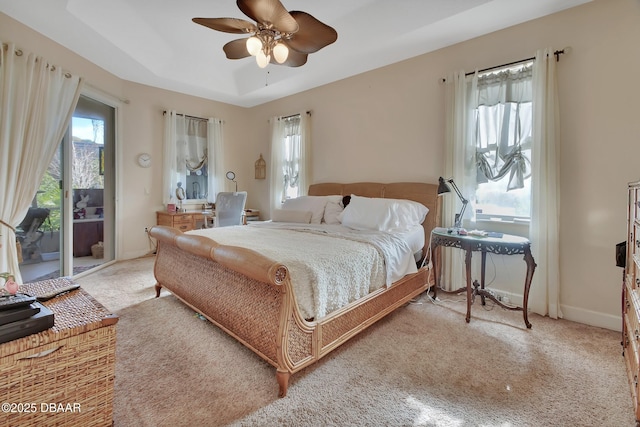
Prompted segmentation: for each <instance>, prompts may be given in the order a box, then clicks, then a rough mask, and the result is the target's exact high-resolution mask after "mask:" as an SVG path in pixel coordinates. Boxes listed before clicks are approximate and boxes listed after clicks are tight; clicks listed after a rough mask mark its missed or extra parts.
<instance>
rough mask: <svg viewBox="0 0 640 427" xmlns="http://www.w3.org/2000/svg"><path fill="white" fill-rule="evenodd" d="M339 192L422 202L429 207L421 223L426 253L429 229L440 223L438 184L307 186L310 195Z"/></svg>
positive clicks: (440, 208)
mask: <svg viewBox="0 0 640 427" xmlns="http://www.w3.org/2000/svg"><path fill="white" fill-rule="evenodd" d="M335 194H339V195H341V196H347V195H350V194H355V195H356V196H362V197H382V198H386V199H406V200H413V201H416V202H419V203H422V204H423V205H425V206H426V207H427V208H429V213H428V214H427V218H426V219H425V220H424V222H423V223H422V227H423V228H424V237H425V239H424V241H425V246H424V248H422V256H424V255H425V254H426V253H427V246H428V245H429V238H430V236H431V230H433V229H434V228H435V227H439V226H440V225H441V222H440V215H441V212H442V202H441V201H440V198H439V197H438V185H437V184H426V183H422V182H393V183H389V184H382V183H378V182H354V183H351V184H338V183H324V184H312V185H310V186H309V195H310V196H331V195H335Z"/></svg>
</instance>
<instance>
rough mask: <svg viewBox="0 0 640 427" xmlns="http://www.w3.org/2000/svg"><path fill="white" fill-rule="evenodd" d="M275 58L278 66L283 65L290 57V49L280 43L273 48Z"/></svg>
mask: <svg viewBox="0 0 640 427" xmlns="http://www.w3.org/2000/svg"><path fill="white" fill-rule="evenodd" d="M273 57H274V58H275V59H276V61H277V62H278V64H282V63H283V62H284V61H286V60H287V58H288V57H289V49H288V48H287V46H285V44H284V43H278V44H276V45H275V46H274V47H273Z"/></svg>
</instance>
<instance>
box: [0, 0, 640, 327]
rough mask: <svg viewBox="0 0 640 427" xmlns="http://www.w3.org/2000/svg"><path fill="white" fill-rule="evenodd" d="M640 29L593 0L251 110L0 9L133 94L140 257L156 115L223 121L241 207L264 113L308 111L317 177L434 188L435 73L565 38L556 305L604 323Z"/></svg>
mask: <svg viewBox="0 0 640 427" xmlns="http://www.w3.org/2000/svg"><path fill="white" fill-rule="evenodd" d="M639 23H640V1H638V0H596V1H594V2H592V3H589V4H586V5H583V6H580V7H577V8H573V9H570V10H567V11H564V12H561V13H558V14H555V15H551V16H548V17H545V18H541V19H538V20H535V21H531V22H529V23H525V24H522V25H518V26H516V27H512V28H509V29H506V30H503V31H499V32H496V33H493V34H490V35H487V36H483V37H479V38H476V39H473V40H470V41H468V42H464V43H460V44H458V45H455V46H451V47H448V48H445V49H442V50H439V51H436V52H433V53H430V54H426V55H422V56H419V57H416V58H413V59H410V60H407V61H403V62H401V63H398V64H394V65H391V66H388V67H384V68H380V69H378V70H374V71H371V72H368V73H364V74H361V75H358V76H355V77H352V78H349V79H345V80H342V81H339V82H335V83H332V84H329V85H326V86H323V87H320V88H316V89H313V90H309V91H306V92H303V93H300V94H297V95H294V96H290V97H287V98H283V99H280V100H277V101H274V102H271V103H268V104H264V105H261V106H258V107H254V108H251V109H243V108H239V107H234V106H230V105H227V104H222V103H217V102H213V101H208V100H204V99H199V98H194V97H191V96H186V95H180V94H176V93H173V92H169V91H164V90H159V89H155V88H151V87H146V86H144V85H138V84H134V83H130V82H126V81H123V80H121V79H118V78H116V77H114V76H113V75H111V74H109V73H106V72H105V71H104V70H102V69H100V68H98V67H96V66H95V65H93V64H91V63H89V62H87V61H85V60H84V59H82V58H79V57H78V56H77V55H75V54H73V53H71V52H69V51H68V50H66V49H64V48H62V47H61V46H59V45H57V44H55V43H53V42H51V41H49V40H48V39H46V38H44V37H42V36H40V35H38V34H37V33H34V32H33V31H31V30H29V29H28V28H26V27H24V26H22V25H20V24H18V23H16V22H15V21H13V20H11V19H10V18H8V17H7V16H5V15H3V14H0V38H1V39H2V40H3V41H14V42H16V43H17V44H19V45H20V46H22V47H23V48H25V49H28V50H31V51H34V52H37V53H40V54H43V55H45V56H46V57H47V58H48V59H49V60H50V61H51V62H54V63H56V64H62V65H63V66H64V67H65V68H67V69H69V70H71V71H73V72H75V73H78V74H81V75H83V76H86V78H87V81H88V82H90V83H91V84H92V85H94V86H97V87H99V88H101V89H103V90H105V91H107V92H109V93H112V94H114V95H115V96H116V97H122V98H127V99H129V100H130V101H131V102H130V104H122V122H123V123H122V128H121V137H122V140H121V157H120V167H121V171H120V172H121V176H122V177H123V179H122V180H121V181H120V184H121V192H120V199H119V200H118V204H119V209H120V212H121V215H120V223H119V226H120V227H121V236H122V239H121V240H122V242H121V251H120V257H122V258H127V257H132V256H137V255H141V254H143V253H146V252H147V251H148V249H149V248H148V243H147V240H146V236H145V235H144V233H143V231H142V230H143V228H144V227H145V226H149V225H152V224H153V222H154V213H153V212H154V211H155V210H156V209H158V208H161V203H162V198H161V194H160V182H161V170H160V159H161V156H162V148H161V147H162V144H161V141H162V114H161V112H162V111H163V110H165V109H176V110H178V111H181V112H185V113H187V114H191V115H198V116H205V117H208V116H215V117H219V118H222V119H223V120H224V121H225V142H226V146H225V165H226V167H227V169H232V170H235V171H236V174H237V176H238V185H239V188H240V189H241V190H247V191H249V201H248V204H249V206H250V207H253V208H258V209H261V210H262V211H263V212H266V211H267V207H268V179H267V180H263V181H258V180H255V179H254V178H253V164H254V162H255V161H256V160H257V158H258V157H259V155H260V153H262V154H263V155H264V156H265V159H267V161H268V160H269V126H268V122H267V121H268V118H269V117H271V116H276V115H286V114H291V113H295V112H299V111H305V110H310V111H312V114H313V119H312V135H313V178H314V181H316V182H321V181H361V180H371V181H398V180H406V181H413V180H418V181H428V182H435V181H436V180H437V178H438V176H439V175H441V174H442V173H443V166H442V163H443V153H444V151H443V150H444V148H443V145H444V112H443V111H442V108H443V105H444V87H443V86H442V84H441V83H440V79H441V78H442V77H444V76H446V75H447V74H448V73H449V72H451V71H453V70H456V69H460V68H462V69H465V70H468V71H471V70H473V69H475V68H484V67H489V66H493V65H497V64H502V63H505V62H510V61H514V60H519V59H523V58H527V57H530V56H533V54H534V52H535V50H536V49H538V48H543V47H546V46H552V47H554V48H556V49H560V48H564V47H565V46H571V48H572V50H571V52H570V53H569V54H567V55H564V56H563V57H561V61H560V63H559V64H558V80H559V88H560V89H559V90H560V103H561V137H562V142H561V188H560V191H561V194H562V201H561V210H562V212H561V218H560V224H561V234H560V245H561V289H562V290H561V305H562V309H563V311H564V314H565V317H566V318H568V319H572V320H576V321H580V322H584V323H590V324H595V325H599V326H603V327H609V328H612V329H616V328H619V326H620V314H619V312H620V286H621V278H622V270H621V269H619V268H617V267H615V263H614V246H615V244H616V243H618V242H620V241H622V240H624V239H625V236H626V230H625V220H626V210H625V202H626V194H625V186H626V184H627V182H629V181H633V180H637V179H640V171H638V169H637V166H636V162H635V159H637V158H639V157H640V156H639V154H640V144H639V143H638V141H637V139H638V135H639V134H640V120H637V118H636V117H637V111H638V109H637V106H636V102H635V101H636V100H637V99H640V85H638V84H637V83H635V82H634V81H631V82H630V83H626V82H625V81H624V80H625V78H626V77H627V76H629V77H628V78H629V79H632V78H633V75H632V73H634V72H635V71H636V70H638V69H640V54H639V53H640V51H639V49H640V48H639V47H638V40H640V25H639ZM311 60H313V58H311ZM336 66H340V64H336ZM142 151H149V152H151V154H152V155H153V157H154V164H153V167H152V168H150V169H141V168H139V167H137V166H136V165H135V156H136V155H137V154H138V153H140V152H142ZM147 192H148V193H149V194H147ZM514 258H515V257H514ZM495 264H496V266H497V269H498V277H497V278H496V281H497V282H498V283H501V284H502V285H504V286H505V287H507V288H508V287H509V286H514V285H511V284H510V282H517V283H518V285H517V286H515V288H514V292H515V291H517V290H516V289H517V288H518V287H519V286H520V283H521V282H520V277H519V274H520V270H521V269H520V267H519V266H518V265H514V264H513V263H510V262H504V261H503V260H498V261H497V262H496V263H495ZM534 291H535V290H534ZM534 291H532V292H534ZM534 328H535V325H534Z"/></svg>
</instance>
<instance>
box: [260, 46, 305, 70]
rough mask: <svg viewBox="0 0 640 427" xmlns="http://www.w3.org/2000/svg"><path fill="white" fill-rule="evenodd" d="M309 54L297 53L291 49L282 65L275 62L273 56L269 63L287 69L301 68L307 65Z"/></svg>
mask: <svg viewBox="0 0 640 427" xmlns="http://www.w3.org/2000/svg"><path fill="white" fill-rule="evenodd" d="M285 44H286V43H285ZM307 56H308V55H307V54H306V53H301V52H297V51H295V50H293V49H289V56H287V60H286V61H284V62H283V63H282V64H280V63H279V62H278V61H276V60H275V58H274V56H273V55H272V56H271V60H270V61H269V62H270V63H271V64H275V65H284V66H287V67H299V66H301V65H304V64H306V63H307Z"/></svg>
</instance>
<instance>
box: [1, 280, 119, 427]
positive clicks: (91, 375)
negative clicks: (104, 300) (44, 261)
mask: <svg viewBox="0 0 640 427" xmlns="http://www.w3.org/2000/svg"><path fill="white" fill-rule="evenodd" d="M70 282H71V281H70V280H69V279H67V278H60V279H53V280H43V281H41V282H36V283H31V284H26V285H22V286H21V288H20V292H25V293H30V294H32V295H35V296H37V295H39V294H43V293H45V292H48V291H49V290H51V289H55V288H58V287H61V286H65V285H68V284H69V283H70ZM44 305H45V306H47V307H48V308H49V309H50V310H52V311H53V312H54V315H55V324H54V326H53V327H52V328H51V329H48V330H46V331H44V332H40V333H38V334H33V335H29V336H27V337H24V338H20V339H17V340H13V341H10V342H7V343H4V344H1V345H0V396H2V401H3V402H7V403H9V404H11V403H15V404H16V406H15V408H10V409H15V412H11V411H9V412H3V413H1V414H0V426H17V425H21V426H22V425H34V426H35V425H37V426H54V425H55V426H66V425H69V426H110V425H112V423H113V421H112V420H113V386H114V378H115V344H116V329H115V324H116V322H117V320H118V318H117V317H116V316H114V315H112V314H111V313H110V312H109V311H108V310H107V309H106V308H105V307H103V306H102V305H101V304H100V303H98V302H97V301H96V300H95V299H93V298H92V297H91V296H90V295H89V294H87V293H86V292H85V291H84V290H83V289H79V290H76V291H73V292H70V293H68V294H66V295H63V296H60V297H57V298H54V299H52V300H49V301H47V302H45V303H44ZM19 404H20V406H18V405H19ZM3 409H4V407H3Z"/></svg>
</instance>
